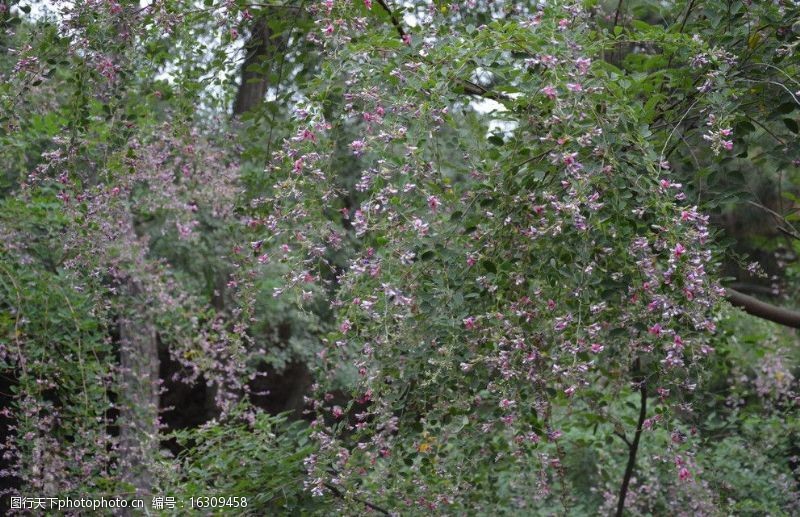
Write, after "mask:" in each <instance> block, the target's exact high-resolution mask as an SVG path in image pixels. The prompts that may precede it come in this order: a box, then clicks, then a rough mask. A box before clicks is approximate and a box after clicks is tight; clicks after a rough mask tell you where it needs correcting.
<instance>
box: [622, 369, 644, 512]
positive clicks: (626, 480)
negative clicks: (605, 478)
mask: <svg viewBox="0 0 800 517" xmlns="http://www.w3.org/2000/svg"><path fill="white" fill-rule="evenodd" d="M634 370H639V360H638V359H636V363H635V365H634ZM639 393H640V394H641V402H640V405H639V422H638V423H637V424H636V434H634V435H633V443H631V444H630V445H629V446H628V465H627V466H626V467H625V477H623V478H622V486H621V487H620V489H619V500H618V501H617V514H616V516H617V517H622V512H623V511H624V510H625V497H626V496H627V495H628V485H630V482H631V476H632V475H633V469H634V468H635V467H636V452H637V451H638V450H639V439H640V438H641V437H642V429H643V428H644V420H645V417H647V382H646V381H645V380H644V379H641V380H640V381H639Z"/></svg>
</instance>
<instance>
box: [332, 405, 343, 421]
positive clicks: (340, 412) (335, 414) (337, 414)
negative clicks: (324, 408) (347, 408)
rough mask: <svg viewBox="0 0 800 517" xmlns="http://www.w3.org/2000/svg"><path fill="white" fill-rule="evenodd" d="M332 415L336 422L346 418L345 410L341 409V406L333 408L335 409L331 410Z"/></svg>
mask: <svg viewBox="0 0 800 517" xmlns="http://www.w3.org/2000/svg"><path fill="white" fill-rule="evenodd" d="M331 414H332V415H333V417H334V418H335V419H336V420H339V419H340V418H342V417H343V416H344V410H343V409H342V408H341V406H333V409H331Z"/></svg>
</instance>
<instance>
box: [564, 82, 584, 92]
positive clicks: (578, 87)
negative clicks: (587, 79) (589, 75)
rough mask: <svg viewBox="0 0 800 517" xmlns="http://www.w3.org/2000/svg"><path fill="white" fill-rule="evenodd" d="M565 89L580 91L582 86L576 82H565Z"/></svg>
mask: <svg viewBox="0 0 800 517" xmlns="http://www.w3.org/2000/svg"><path fill="white" fill-rule="evenodd" d="M567 90H569V91H571V92H582V91H583V86H581V85H580V84H578V83H567Z"/></svg>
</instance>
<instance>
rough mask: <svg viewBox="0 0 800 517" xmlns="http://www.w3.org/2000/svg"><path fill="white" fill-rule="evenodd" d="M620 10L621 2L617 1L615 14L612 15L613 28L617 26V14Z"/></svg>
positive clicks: (620, 0)
mask: <svg viewBox="0 0 800 517" xmlns="http://www.w3.org/2000/svg"><path fill="white" fill-rule="evenodd" d="M621 9H622V0H619V3H618V4H617V12H616V13H615V14H614V27H616V26H617V21H619V12H620V10H621Z"/></svg>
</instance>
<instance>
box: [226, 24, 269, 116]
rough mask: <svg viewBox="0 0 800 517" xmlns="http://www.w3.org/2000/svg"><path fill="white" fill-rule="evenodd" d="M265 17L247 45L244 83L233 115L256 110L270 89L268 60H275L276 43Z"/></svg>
mask: <svg viewBox="0 0 800 517" xmlns="http://www.w3.org/2000/svg"><path fill="white" fill-rule="evenodd" d="M271 38H272V31H271V30H270V28H269V26H268V25H267V20H266V18H264V17H261V18H258V19H257V20H256V21H255V23H254V24H253V30H252V32H251V34H250V39H249V40H248V42H247V44H246V45H245V51H246V52H247V55H246V56H245V58H244V63H242V82H241V84H240V85H239V91H238V92H237V93H236V100H235V101H234V103H233V115H234V116H236V115H241V114H242V113H246V112H248V111H250V110H251V109H253V108H255V107H256V106H258V105H259V104H261V102H262V101H263V100H264V96H265V95H266V94H267V88H269V68H270V67H269V66H267V65H266V63H265V62H266V60H267V59H269V58H270V57H272V58H274V56H275V54H276V52H275V50H276V46H277V45H276V43H275V42H274V41H272V39H271Z"/></svg>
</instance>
